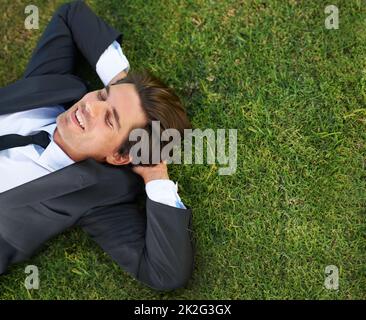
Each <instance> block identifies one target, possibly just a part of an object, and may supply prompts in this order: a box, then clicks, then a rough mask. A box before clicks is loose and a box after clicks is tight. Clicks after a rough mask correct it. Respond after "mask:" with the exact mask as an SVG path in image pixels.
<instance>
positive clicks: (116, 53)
mask: <svg viewBox="0 0 366 320" xmlns="http://www.w3.org/2000/svg"><path fill="white" fill-rule="evenodd" d="M118 57H119V58H118ZM123 70H125V71H128V70H129V63H128V60H127V58H126V57H125V55H124V54H123V52H122V49H121V47H120V45H119V44H118V43H117V42H116V41H114V42H113V43H112V44H111V45H110V46H109V47H108V49H107V50H106V51H105V52H104V53H103V54H102V55H101V57H100V58H99V60H98V62H97V73H98V75H99V77H100V78H101V80H102V81H103V83H104V84H105V85H107V84H108V83H109V82H110V80H111V79H112V78H113V77H114V76H115V75H116V74H117V73H119V72H121V71H123ZM64 111H65V109H64V108H63V107H62V106H49V107H42V108H36V109H32V110H26V111H20V112H16V113H10V114H5V115H1V116H0V136H2V135H6V134H20V135H31V134H34V133H37V132H39V131H42V130H43V131H46V132H48V133H49V137H50V139H51V142H50V144H49V145H48V146H47V148H46V149H43V148H42V147H41V146H38V145H33V144H31V145H27V146H24V147H16V148H11V149H7V150H2V151H0V177H1V179H0V193H1V192H4V191H7V190H9V189H12V188H15V187H17V186H19V185H22V184H24V183H27V182H30V181H32V180H34V179H37V178H40V177H42V176H45V175H47V174H49V173H52V172H54V171H57V170H60V169H62V168H64V167H66V166H69V165H71V164H73V163H74V161H73V160H72V159H71V158H70V157H69V156H68V155H67V154H66V153H65V152H64V151H63V150H62V149H61V148H60V147H59V146H58V145H57V144H56V143H55V142H54V140H53V134H54V131H55V129H56V118H57V116H58V115H59V114H60V113H62V112H64ZM145 188H146V193H147V196H148V197H149V198H150V199H151V200H153V201H156V202H160V203H163V204H166V205H169V206H173V207H178V208H185V206H184V204H183V203H182V202H181V199H180V197H179V195H178V193H177V186H176V184H174V182H173V181H171V180H153V181H150V182H148V183H147V184H146V187H145Z"/></svg>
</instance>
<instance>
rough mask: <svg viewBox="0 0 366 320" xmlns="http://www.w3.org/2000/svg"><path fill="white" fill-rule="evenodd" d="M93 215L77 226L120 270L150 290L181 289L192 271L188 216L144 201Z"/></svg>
mask: <svg viewBox="0 0 366 320" xmlns="http://www.w3.org/2000/svg"><path fill="white" fill-rule="evenodd" d="M144 211H145V210H142V211H141V210H139V209H138V207H137V205H135V204H120V205H115V206H108V207H103V208H100V209H98V210H97V211H95V212H93V213H91V214H89V215H87V216H86V217H84V218H83V219H82V220H81V222H80V225H81V227H82V228H83V229H84V230H85V231H86V232H87V233H89V235H90V236H91V237H92V238H93V239H94V240H95V241H96V242H97V243H98V244H99V245H100V246H101V247H102V249H103V250H105V251H106V252H107V253H108V254H109V255H110V256H111V257H112V258H113V259H114V260H115V261H116V262H117V263H118V264H119V265H120V266H121V267H122V268H123V269H124V270H126V271H127V272H129V273H131V274H132V275H133V276H134V277H135V278H136V279H137V280H139V281H141V282H143V283H145V284H146V285H148V286H149V287H151V288H153V289H156V290H172V289H177V288H180V287H183V286H184V285H185V284H186V283H187V282H188V280H189V279H190V277H191V274H192V271H193V251H194V249H193V242H192V229H191V225H192V213H191V210H190V209H186V210H184V209H178V208H174V207H171V206H167V205H164V204H161V203H158V202H154V201H152V200H150V199H149V198H147V200H146V212H144Z"/></svg>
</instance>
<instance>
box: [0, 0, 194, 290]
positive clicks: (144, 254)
mask: <svg viewBox="0 0 366 320" xmlns="http://www.w3.org/2000/svg"><path fill="white" fill-rule="evenodd" d="M121 39H122V36H121V34H120V33H119V32H117V31H116V30H114V29H113V28H111V27H110V26H109V25H107V24H106V23H105V22H104V21H103V20H101V19H100V18H99V17H97V16H96V15H95V14H94V13H93V12H92V11H91V10H90V8H89V7H87V6H86V5H85V4H84V3H83V2H82V1H75V2H72V3H69V4H66V5H63V6H61V7H60V9H59V10H58V11H57V12H56V13H55V15H54V16H53V18H52V20H51V22H50V24H49V25H48V27H47V28H46V30H45V32H44V34H43V35H42V37H41V39H40V41H39V43H38V45H37V48H36V49H35V51H34V53H33V56H32V58H31V60H30V62H29V65H28V67H27V69H26V72H25V74H24V77H23V78H22V79H20V80H19V81H17V82H15V83H13V84H10V85H8V86H6V87H4V88H0V115H3V114H7V113H13V112H18V111H23V110H29V109H34V108H38V107H42V106H50V105H60V104H61V105H64V106H65V108H66V109H67V108H68V107H69V106H71V105H72V104H73V103H74V102H75V101H77V100H79V99H80V98H81V97H82V96H83V95H84V94H85V93H86V86H85V84H84V83H83V81H82V80H81V79H80V78H78V77H77V76H75V75H74V74H73V70H74V64H75V53H76V51H80V52H81V53H82V55H83V56H84V57H85V58H86V59H87V60H88V61H89V63H90V64H91V65H92V66H93V67H95V65H96V62H97V61H98V59H99V57H100V55H101V54H102V53H103V52H104V50H105V49H106V48H107V47H108V46H109V45H110V44H111V43H112V42H113V41H114V40H118V41H121ZM141 194H144V184H143V181H142V179H141V178H140V177H139V176H137V175H136V174H134V173H133V172H132V171H131V170H130V168H129V167H127V166H124V167H114V166H111V165H108V164H102V163H98V162H96V161H95V160H93V159H88V160H85V161H82V162H78V163H75V164H73V165H71V166H68V167H65V168H63V169H61V170H59V171H56V172H54V173H51V174H49V175H46V176H44V177H41V178H39V179H36V180H33V181H31V182H29V183H26V184H24V185H21V186H18V187H16V188H13V189H10V190H8V191H6V192H3V193H0V273H3V272H5V270H6V269H7V267H8V265H9V264H12V263H15V262H19V261H24V260H26V259H27V258H29V257H30V256H31V255H32V254H34V252H36V250H37V249H38V248H39V247H40V246H41V245H42V244H43V243H44V242H45V241H47V240H48V239H50V238H52V237H54V236H55V235H57V234H59V233H60V232H62V231H64V230H65V229H66V228H69V227H71V226H74V225H79V226H81V227H82V228H83V229H84V230H85V231H86V232H87V233H88V234H90V236H91V237H92V238H93V239H94V240H95V241H96V242H97V243H98V244H99V245H100V246H101V247H102V248H103V249H104V250H105V251H106V252H107V253H109V254H110V256H111V257H112V258H113V259H114V260H115V261H116V262H117V263H118V264H119V265H120V266H121V267H122V268H123V269H124V270H126V271H128V272H129V273H131V274H132V275H133V276H134V277H136V278H137V279H138V280H140V281H142V282H143V283H145V284H147V285H148V286H150V287H152V288H154V289H157V290H170V289H175V288H178V287H182V286H184V285H185V284H186V283H187V281H188V280H189V278H190V277H191V273H192V270H193V245H192V232H191V222H192V221H191V217H192V214H191V210H190V209H186V210H185V209H178V208H174V207H171V206H167V205H163V204H160V203H157V202H154V201H152V200H150V199H149V198H146V206H145V208H143V209H140V208H139V206H138V202H137V199H138V196H139V195H141Z"/></svg>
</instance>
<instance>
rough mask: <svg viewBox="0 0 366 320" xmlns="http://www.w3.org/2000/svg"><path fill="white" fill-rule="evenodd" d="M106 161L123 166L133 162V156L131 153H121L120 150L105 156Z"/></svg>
mask: <svg viewBox="0 0 366 320" xmlns="http://www.w3.org/2000/svg"><path fill="white" fill-rule="evenodd" d="M105 161H106V162H107V163H109V164H112V165H114V166H123V165H126V164H129V163H130V162H132V157H131V156H130V155H129V154H127V155H121V154H119V153H118V152H116V153H114V154H112V155H109V156H107V157H106V158H105Z"/></svg>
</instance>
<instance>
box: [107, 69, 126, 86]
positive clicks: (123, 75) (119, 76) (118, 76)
mask: <svg viewBox="0 0 366 320" xmlns="http://www.w3.org/2000/svg"><path fill="white" fill-rule="evenodd" d="M126 77H127V72H126V71H121V72H119V73H117V74H116V75H115V76H114V77H113V79H112V80H111V81H110V82H109V83H108V85H109V86H110V85H112V84H113V83H115V82H117V81H118V80H122V79H124V78H126Z"/></svg>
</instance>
